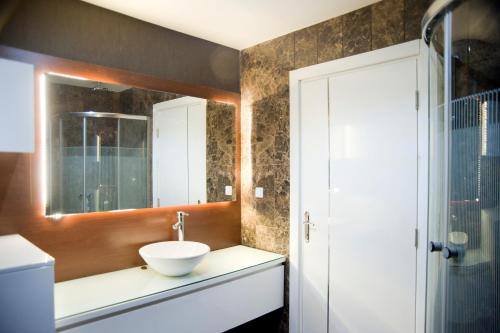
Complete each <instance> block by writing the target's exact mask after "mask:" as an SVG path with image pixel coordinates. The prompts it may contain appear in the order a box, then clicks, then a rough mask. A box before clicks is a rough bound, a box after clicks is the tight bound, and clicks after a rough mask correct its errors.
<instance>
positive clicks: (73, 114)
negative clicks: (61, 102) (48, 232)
mask: <svg viewBox="0 0 500 333" xmlns="http://www.w3.org/2000/svg"><path fill="white" fill-rule="evenodd" d="M56 117H58V118H59V119H58V126H59V131H58V133H59V142H60V144H59V149H60V150H61V151H60V156H62V148H63V145H62V142H63V140H62V139H63V138H62V130H63V124H62V121H63V119H64V118H69V117H80V118H82V132H83V135H82V149H83V162H82V163H83V166H84V167H83V172H82V173H83V175H82V177H83V199H82V211H81V212H79V213H90V212H92V211H89V210H88V209H87V205H86V195H85V194H86V188H87V186H86V169H85V166H86V163H87V161H86V159H87V118H109V119H117V145H116V148H117V172H116V178H117V182H116V184H117V193H118V195H117V209H116V210H122V208H121V200H120V171H121V161H120V160H121V158H120V157H121V155H120V148H121V145H120V138H121V130H120V129H121V122H120V120H121V119H128V120H141V121H146V140H147V142H146V150H147V151H148V152H150V151H151V133H150V131H151V119H150V117H148V116H142V115H131V114H125V113H115V112H96V111H92V110H89V111H77V112H67V113H62V114H59V115H57V116H56ZM48 125H49V130H48V133H49V135H48V136H47V139H48V140H47V141H48V147H49V149H48V153H49V157H50V158H49V159H48V167H49V168H48V169H49V170H51V167H50V166H51V164H52V144H51V142H52V137H51V134H52V129H51V128H50V126H51V125H52V122H49V124H48ZM146 158H147V161H146V163H147V166H146V170H147V174H146V182H147V184H146V192H147V193H146V195H147V198H146V203H147V206H149V205H150V203H151V184H150V181H149V180H150V179H151V162H150V156H147V157H146ZM61 163H62V160H61ZM60 169H61V170H63V167H62V165H61V166H60ZM59 177H61V179H60V180H59V184H60V188H59V191H61V193H62V191H63V186H62V184H63V180H62V172H60V173H59ZM48 188H49V191H50V192H49V193H50V195H49V198H51V199H52V193H51V192H52V190H53V186H52V176H50V177H49V182H48ZM62 197H63V196H62V195H61V196H59V200H60V201H62ZM51 199H49V200H47V205H46V215H53V214H59V212H54V211H53V208H52V206H53V205H52V200H51ZM59 207H63V203H62V202H60V203H59ZM143 208H147V207H143ZM61 214H62V215H64V214H68V213H65V212H61Z"/></svg>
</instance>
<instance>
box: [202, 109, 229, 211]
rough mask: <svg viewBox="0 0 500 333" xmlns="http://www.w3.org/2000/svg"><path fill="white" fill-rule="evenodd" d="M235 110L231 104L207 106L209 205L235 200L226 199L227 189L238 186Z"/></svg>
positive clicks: (227, 197)
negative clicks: (236, 181) (210, 203)
mask: <svg viewBox="0 0 500 333" xmlns="http://www.w3.org/2000/svg"><path fill="white" fill-rule="evenodd" d="M235 111H236V110H235V107H234V105H231V104H226V103H221V102H215V101H208V102H207V118H206V119H207V122H206V124H207V125H206V131H207V133H206V140H207V158H206V161H207V164H206V168H207V201H208V202H219V201H228V200H233V199H234V198H235V195H236V191H234V192H233V196H226V195H225V187H226V186H233V187H234V185H235V174H234V170H235V166H236V164H235V163H236V160H235V156H236V139H235V133H234V122H235Z"/></svg>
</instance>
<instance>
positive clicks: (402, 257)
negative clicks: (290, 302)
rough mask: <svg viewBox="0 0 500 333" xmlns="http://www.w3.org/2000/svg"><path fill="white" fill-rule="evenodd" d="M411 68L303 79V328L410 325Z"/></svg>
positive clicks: (402, 64) (401, 328) (374, 329)
mask: <svg viewBox="0 0 500 333" xmlns="http://www.w3.org/2000/svg"><path fill="white" fill-rule="evenodd" d="M416 66H417V62H416V60H415V58H411V59H408V60H398V61H393V62H388V63H383V64H378V65H373V66H367V67H361V68H357V69H355V70H351V71H345V72H340V73H338V74H332V75H331V76H330V77H329V78H319V79H314V80H304V81H301V82H300V92H299V94H300V103H299V110H300V111H299V119H298V121H299V123H300V126H299V131H298V134H299V136H300V138H299V161H298V162H299V164H300V166H299V172H298V175H299V179H300V180H299V181H298V187H299V195H298V198H299V205H298V206H299V210H300V213H301V214H302V219H303V222H304V221H305V222H307V221H309V223H311V224H309V225H308V224H304V223H303V222H302V223H301V226H300V228H301V229H300V232H299V236H300V238H301V240H300V243H301V245H300V270H299V279H300V280H299V285H300V291H299V293H300V295H299V300H300V307H299V309H300V313H299V316H300V318H301V319H300V320H299V323H300V325H299V330H300V331H301V332H304V333H322V332H334V333H367V332H369V333H391V332H398V333H409V332H414V327H415V319H414V316H415V290H416V289H415V288H416V283H415V275H416V248H415V242H414V240H415V238H414V237H415V228H416V226H417V112H416V107H415V92H416V90H417V77H416V72H417V68H416ZM305 215H308V216H309V217H308V218H307V216H305ZM307 228H309V237H307Z"/></svg>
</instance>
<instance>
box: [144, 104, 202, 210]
mask: <svg viewBox="0 0 500 333" xmlns="http://www.w3.org/2000/svg"><path fill="white" fill-rule="evenodd" d="M194 104H201V106H202V107H205V109H206V107H207V100H206V99H204V98H199V97H192V96H185V97H179V98H175V99H171V100H168V101H164V102H159V103H156V104H153V125H152V129H153V130H152V133H151V135H152V136H153V138H152V140H151V144H152V149H151V151H152V153H151V169H152V170H151V182H152V183H153V184H152V185H153V186H152V189H153V191H152V193H153V198H152V201H153V202H152V207H153V208H159V206H158V173H159V171H158V161H157V159H158V157H159V156H160V154H159V153H158V136H157V134H156V133H157V132H156V131H157V129H158V128H157V124H158V113H159V112H165V111H167V110H168V109H174V108H177V107H179V106H186V107H187V106H189V105H194ZM186 134H187V133H186ZM186 204H188V203H186Z"/></svg>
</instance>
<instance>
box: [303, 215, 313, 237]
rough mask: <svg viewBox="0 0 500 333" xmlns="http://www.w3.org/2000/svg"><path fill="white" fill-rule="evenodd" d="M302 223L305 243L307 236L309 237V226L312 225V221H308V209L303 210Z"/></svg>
mask: <svg viewBox="0 0 500 333" xmlns="http://www.w3.org/2000/svg"><path fill="white" fill-rule="evenodd" d="M302 224H303V225H304V238H305V240H306V243H309V238H310V236H311V235H310V228H311V226H313V227H314V223H311V222H310V214H309V212H308V211H305V212H304V221H303V222H302Z"/></svg>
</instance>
